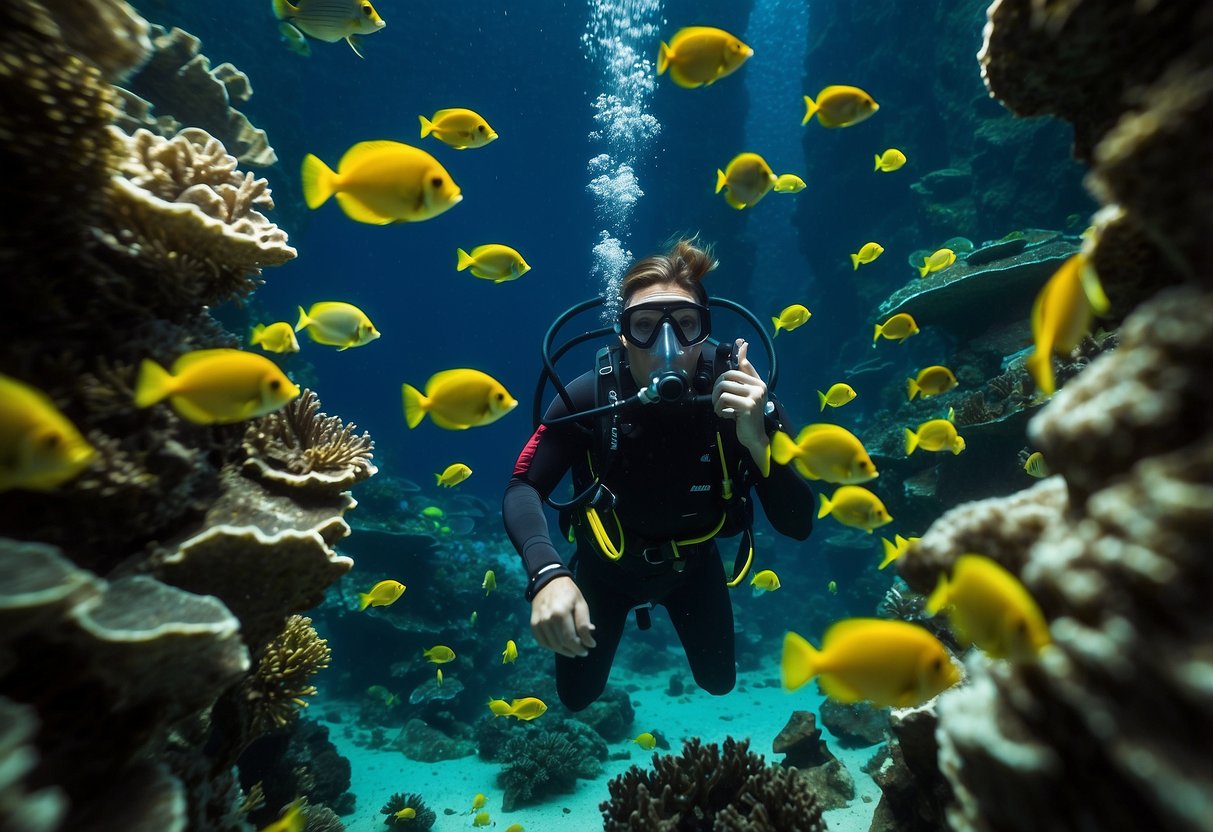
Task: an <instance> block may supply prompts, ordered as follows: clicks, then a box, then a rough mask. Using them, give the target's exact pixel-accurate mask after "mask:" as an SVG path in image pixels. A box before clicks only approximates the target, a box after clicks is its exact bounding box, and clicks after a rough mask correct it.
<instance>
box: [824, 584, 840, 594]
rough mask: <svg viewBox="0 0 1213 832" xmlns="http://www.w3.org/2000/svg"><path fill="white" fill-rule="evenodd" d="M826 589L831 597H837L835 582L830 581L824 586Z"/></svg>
mask: <svg viewBox="0 0 1213 832" xmlns="http://www.w3.org/2000/svg"><path fill="white" fill-rule="evenodd" d="M826 589H828V590H829V591H830V594H831V595H837V594H838V583H837V581H830V582H829V583H828V584H826Z"/></svg>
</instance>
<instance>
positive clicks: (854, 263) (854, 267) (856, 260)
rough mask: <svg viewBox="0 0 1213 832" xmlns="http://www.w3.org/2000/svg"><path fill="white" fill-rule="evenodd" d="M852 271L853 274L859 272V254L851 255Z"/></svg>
mask: <svg viewBox="0 0 1213 832" xmlns="http://www.w3.org/2000/svg"><path fill="white" fill-rule="evenodd" d="M851 271H853V272H857V271H859V255H858V254H852V255H851Z"/></svg>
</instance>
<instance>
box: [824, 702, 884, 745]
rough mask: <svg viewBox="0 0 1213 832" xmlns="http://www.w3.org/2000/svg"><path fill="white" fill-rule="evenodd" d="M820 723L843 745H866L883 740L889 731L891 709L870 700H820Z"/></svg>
mask: <svg viewBox="0 0 1213 832" xmlns="http://www.w3.org/2000/svg"><path fill="white" fill-rule="evenodd" d="M821 724H822V725H824V726H825V727H827V728H829V729H830V733H831V734H833V735H834V738H835V739H837V740H838V744H839V745H840V746H842V747H843V748H866V747H867V746H870V745H876V744H877V743H880V742H883V741H884V740H885V738H886V736H887V734H888V731H889V712H888V711H887V710H885V709H884V708H876V707H873V706H872V705H871V704H870V703H868V702H835V701H834V700H833V699H826V700H825V701H823V702H822V703H821Z"/></svg>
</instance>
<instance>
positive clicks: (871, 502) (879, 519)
mask: <svg viewBox="0 0 1213 832" xmlns="http://www.w3.org/2000/svg"><path fill="white" fill-rule="evenodd" d="M820 496H821V508H820V509H819V510H818V511H817V519H818V520H820V519H821V518H822V517H825V516H826V515H827V514H828V515H830V516H831V517H833V518H834V519H835V520H837V521H838V522H839V523H842V525H844V526H850V527H851V528H853V529H863V530H864V531H865V532H867V533H868V534H871V533H872V530H873V529H879V528H880V527H881V526H887V525H888V524H889V523H892V522H893V518H892V517H891V516H889V510H888V509H887V508H885V507H884V503H882V502H881V501H880V498H879V497H877V496H876V495H875V494H873V493H872V492H871V491H868V489H866V488H864V487H863V486H862V485H843V486H840V487H839V488H838V489H837V490H836V491H835V492H834V496H833V497H827V496H826V495H825V494H821V495H820Z"/></svg>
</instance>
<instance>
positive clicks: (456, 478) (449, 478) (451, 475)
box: [434, 462, 472, 488]
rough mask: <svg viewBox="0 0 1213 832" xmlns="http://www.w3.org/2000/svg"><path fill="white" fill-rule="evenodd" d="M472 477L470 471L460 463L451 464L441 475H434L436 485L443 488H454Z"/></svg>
mask: <svg viewBox="0 0 1213 832" xmlns="http://www.w3.org/2000/svg"><path fill="white" fill-rule="evenodd" d="M471 475H472V469H471V468H469V467H468V466H466V465H464V464H463V463H462V462H455V463H452V464H450V465H448V466H446V468H445V469H444V470H443V472H442V473H441V474H434V478H435V480H436V481H437V482H436V485H440V486H442V487H443V488H454V487H455V486H456V485H459V483H461V482H463V481H464V480H466V479H467V478H468V477H470V476H471Z"/></svg>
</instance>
